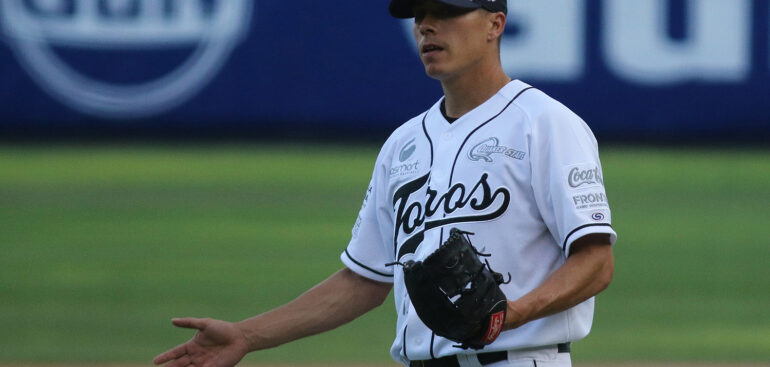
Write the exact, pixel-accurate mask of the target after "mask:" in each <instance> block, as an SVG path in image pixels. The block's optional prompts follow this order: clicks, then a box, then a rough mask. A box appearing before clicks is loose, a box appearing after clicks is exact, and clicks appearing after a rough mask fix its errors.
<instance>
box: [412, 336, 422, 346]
mask: <svg viewBox="0 0 770 367" xmlns="http://www.w3.org/2000/svg"><path fill="white" fill-rule="evenodd" d="M414 344H415V345H420V344H422V339H421V338H416V339H414Z"/></svg>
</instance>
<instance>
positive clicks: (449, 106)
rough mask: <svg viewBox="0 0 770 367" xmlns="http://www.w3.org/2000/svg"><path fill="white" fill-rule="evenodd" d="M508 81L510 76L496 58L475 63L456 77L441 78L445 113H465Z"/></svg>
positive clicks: (458, 115)
mask: <svg viewBox="0 0 770 367" xmlns="http://www.w3.org/2000/svg"><path fill="white" fill-rule="evenodd" d="M490 64H491V65H490ZM509 81H511V78H509V77H508V75H506V74H505V72H504V71H503V68H502V65H500V62H499V60H497V59H496V60H494V61H493V62H491V63H488V64H480V65H476V66H475V67H474V68H473V69H472V70H468V71H465V72H463V73H461V74H460V75H458V76H456V77H452V78H447V79H445V80H442V81H441V87H442V88H443V89H444V97H445V99H444V105H445V107H446V113H447V115H448V116H450V117H461V116H463V115H465V114H466V113H468V112H469V111H470V110H472V109H474V108H476V107H478V106H479V105H480V104H482V103H484V102H485V101H486V100H488V99H489V98H491V97H492V96H493V95H495V93H497V92H498V91H499V90H500V89H501V88H503V87H504V86H505V85H506V84H507V83H508V82H509Z"/></svg>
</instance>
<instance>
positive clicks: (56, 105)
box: [0, 0, 770, 140]
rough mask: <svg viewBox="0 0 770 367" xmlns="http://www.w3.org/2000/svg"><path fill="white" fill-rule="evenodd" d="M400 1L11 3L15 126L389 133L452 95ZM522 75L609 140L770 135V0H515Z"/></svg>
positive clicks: (512, 61)
mask: <svg viewBox="0 0 770 367" xmlns="http://www.w3.org/2000/svg"><path fill="white" fill-rule="evenodd" d="M387 4H388V1H387V0H372V1H360V2H341V3H340V2H336V3H329V2H324V1H317V0H299V1H294V2H291V3H290V4H288V3H287V2H285V1H278V0H276V1H259V0H253V1H251V0H0V40H1V41H0V78H1V79H0V80H1V81H0V132H1V133H3V134H12V135H13V134H16V135H18V134H22V135H24V134H28V135H32V136H34V135H36V134H51V133H66V132H68V131H79V132H95V133H99V132H109V131H118V132H120V131H133V132H140V133H148V134H153V133H158V132H165V133H171V134H174V133H177V132H179V133H184V132H190V131H193V132H194V131H198V132H217V131H227V132H231V133H236V134H238V133H240V132H249V133H256V134H259V133H260V132H265V133H276V132H278V133H283V134H291V132H292V131H298V130H302V129H306V130H308V131H314V133H318V132H324V131H328V132H330V133H332V132H339V131H347V132H349V133H350V134H352V135H355V134H357V133H364V132H372V131H377V132H387V131H389V130H392V129H393V128H395V127H396V126H398V125H399V124H401V123H402V122H404V121H406V120H407V119H409V118H410V117H412V116H414V115H416V114H418V113H420V112H422V111H423V110H425V109H426V108H427V107H428V106H430V105H431V104H432V103H434V102H435V101H436V100H437V99H438V98H439V97H440V96H441V88H440V85H439V84H438V82H436V81H434V80H432V79H429V78H428V77H426V76H425V74H424V71H423V68H422V65H421V63H420V61H419V58H418V57H417V54H416V51H415V45H414V41H413V40H412V36H411V32H412V30H411V28H412V25H411V23H410V21H404V20H397V19H393V18H391V17H390V16H389V15H388V13H387ZM509 8H510V10H509V14H508V27H507V29H506V34H505V36H504V38H503V41H502V44H501V57H502V61H503V65H504V68H505V70H506V72H507V73H508V74H509V75H510V76H511V77H513V78H518V79H521V80H524V81H525V82H528V83H530V84H533V85H534V86H536V87H538V88H540V89H542V90H543V91H545V92H547V93H549V94H551V95H552V96H554V97H556V98H557V99H559V100H561V101H562V102H564V103H565V104H566V105H568V106H569V107H570V108H572V109H573V110H574V111H576V112H577V113H578V114H580V115H581V116H582V117H583V118H584V119H585V120H586V121H587V122H588V123H589V125H590V126H591V127H592V129H593V130H594V132H595V133H596V135H597V136H599V137H606V138H622V139H665V140H673V139H699V138H706V139H714V140H722V139H724V140H736V139H748V138H753V139H756V138H766V137H770V103H769V102H770V5H769V4H768V1H767V0H604V1H600V0H539V1H534V0H509Z"/></svg>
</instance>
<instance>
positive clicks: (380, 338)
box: [0, 144, 770, 363]
mask: <svg viewBox="0 0 770 367" xmlns="http://www.w3.org/2000/svg"><path fill="white" fill-rule="evenodd" d="M376 153H377V148H376V147H332V146H318V145H315V146H313V145H311V146H307V145H302V144H293V145H254V146H240V147H239V146H202V147H195V146H181V147H159V146H122V147H121V146H113V147H68V146H55V147H43V146H2V147H0V362H68V363H81V362H91V363H102V362H139V363H149V360H150V359H151V358H152V356H154V355H155V354H157V353H159V352H161V351H163V350H165V349H167V348H168V347H171V346H173V345H175V344H178V343H181V342H182V341H184V340H186V339H187V338H188V337H190V336H191V333H190V332H189V331H186V330H176V329H174V328H172V327H171V325H170V322H169V320H170V318H171V317H174V316H199V317H214V318H221V319H227V320H239V319H242V318H246V317H248V316H251V315H253V314H255V313H259V312H261V311H265V310H267V309H269V308H271V307H274V306H277V305H280V304H282V303H284V302H286V301H289V300H291V299H292V298H294V297H295V296H296V295H298V294H300V293H301V292H303V291H304V290H305V289H307V288H308V287H310V286H312V285H313V284H315V283H316V282H317V281H319V280H321V279H323V278H324V277H326V276H327V275H328V274H331V273H332V272H333V271H335V270H337V269H338V268H340V267H341V262H340V261H339V253H340V252H341V251H342V249H343V248H344V247H345V245H346V244H347V241H348V239H349V235H350V228H351V227H352V225H353V222H354V220H355V217H356V213H357V210H358V209H359V207H360V204H361V199H362V198H363V194H364V191H365V188H366V185H367V183H368V181H369V176H370V174H371V169H372V165H373V163H374V159H375V157H376ZM602 158H603V165H604V176H605V181H606V185H607V192H608V195H609V198H610V203H611V205H612V209H613V222H614V226H615V228H616V230H617V231H618V233H619V241H618V242H617V244H616V247H615V255H616V276H615V280H614V282H613V284H612V285H611V287H610V289H608V290H607V291H606V292H605V293H603V294H601V295H600V296H599V297H598V299H597V314H596V318H595V323H594V331H593V332H592V334H591V335H590V336H589V337H588V338H587V339H586V340H584V341H581V342H578V343H576V344H575V345H574V347H573V359H574V360H575V361H584V362H593V361H596V362H613V361H630V360H635V361H755V362H763V361H768V360H770V316H769V315H768V309H770V266H769V264H770V225H768V224H769V223H770V205H768V204H770V151H766V150H727V149H717V150H710V149H705V148H699V149H694V150H676V149H652V148H645V149H643V148H637V149H631V148H612V149H605V150H603V151H602ZM394 319H395V315H394V311H393V307H392V301H388V302H387V303H386V304H385V305H384V306H383V307H381V308H379V309H377V310H375V311H373V312H372V313H370V314H368V315H366V316H364V317H363V318H361V319H360V320H357V321H355V322H353V323H352V324H350V325H346V326H343V327H341V328H339V329H337V330H335V331H332V332H331V333H328V334H326V335H323V336H316V337H311V338H309V339H306V340H303V341H299V342H296V343H293V344H289V345H286V346H283V347H280V348H277V349H275V350H271V351H265V352H260V353H256V354H253V355H251V356H249V357H247V361H249V362H253V363H259V362H283V363H295V362H299V363H301V362H308V361H314V362H367V363H380V362H385V363H387V361H388V360H389V356H388V352H387V351H388V348H389V346H390V343H391V341H392V337H393V334H394V332H395V330H394V329H395V326H394Z"/></svg>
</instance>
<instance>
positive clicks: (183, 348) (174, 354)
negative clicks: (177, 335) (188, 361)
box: [152, 343, 187, 364]
mask: <svg viewBox="0 0 770 367" xmlns="http://www.w3.org/2000/svg"><path fill="white" fill-rule="evenodd" d="M186 354H187V343H184V344H181V345H178V346H176V347H174V348H173V349H171V350H169V351H167V352H165V353H162V354H159V355H158V356H157V357H155V358H154V359H153V360H152V362H153V363H155V364H164V363H166V362H168V361H170V360H173V359H177V358H180V357H182V356H184V355H186Z"/></svg>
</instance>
